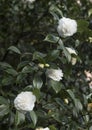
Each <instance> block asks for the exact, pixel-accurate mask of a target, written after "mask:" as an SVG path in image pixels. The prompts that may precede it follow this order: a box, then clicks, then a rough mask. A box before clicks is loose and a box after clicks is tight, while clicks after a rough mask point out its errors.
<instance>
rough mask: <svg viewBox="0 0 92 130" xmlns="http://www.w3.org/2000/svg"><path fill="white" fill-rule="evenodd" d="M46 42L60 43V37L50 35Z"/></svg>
mask: <svg viewBox="0 0 92 130" xmlns="http://www.w3.org/2000/svg"><path fill="white" fill-rule="evenodd" d="M44 41H47V42H51V43H57V42H58V41H59V37H57V36H54V35H53V34H49V35H47V36H46V38H45V39H44Z"/></svg>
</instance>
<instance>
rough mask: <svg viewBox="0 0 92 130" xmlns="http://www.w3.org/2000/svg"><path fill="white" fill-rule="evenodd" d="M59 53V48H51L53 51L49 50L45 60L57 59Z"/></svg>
mask: <svg viewBox="0 0 92 130" xmlns="http://www.w3.org/2000/svg"><path fill="white" fill-rule="evenodd" d="M59 54H60V51H59V50H53V51H51V52H49V53H48V55H47V56H46V61H47V62H49V61H50V62H51V61H54V60H55V59H57V58H58V57H59Z"/></svg>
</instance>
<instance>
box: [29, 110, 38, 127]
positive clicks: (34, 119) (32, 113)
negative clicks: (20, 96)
mask: <svg viewBox="0 0 92 130" xmlns="http://www.w3.org/2000/svg"><path fill="white" fill-rule="evenodd" d="M30 116H31V119H32V121H33V124H34V126H35V125H36V123H37V115H36V113H35V112H34V111H31V112H30Z"/></svg>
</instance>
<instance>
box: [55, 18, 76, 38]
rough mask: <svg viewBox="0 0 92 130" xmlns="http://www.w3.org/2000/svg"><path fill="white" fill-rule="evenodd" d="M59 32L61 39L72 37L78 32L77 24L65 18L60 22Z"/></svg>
mask: <svg viewBox="0 0 92 130" xmlns="http://www.w3.org/2000/svg"><path fill="white" fill-rule="evenodd" d="M57 31H58V33H59V35H60V36H61V37H67V36H72V35H73V34H74V33H76V32H77V23H76V21H75V20H73V19H70V18H65V17H63V18H61V19H60V20H59V25H58V27H57Z"/></svg>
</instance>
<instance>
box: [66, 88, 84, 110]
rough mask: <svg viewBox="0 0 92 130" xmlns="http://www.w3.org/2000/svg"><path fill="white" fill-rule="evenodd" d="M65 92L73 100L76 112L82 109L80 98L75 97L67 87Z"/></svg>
mask: <svg viewBox="0 0 92 130" xmlns="http://www.w3.org/2000/svg"><path fill="white" fill-rule="evenodd" d="M67 92H68V94H69V95H70V97H71V98H72V100H73V101H74V105H75V107H76V110H77V112H79V111H81V110H82V109H83V106H82V103H81V102H80V100H79V99H77V98H76V97H75V95H74V93H73V92H72V91H71V90H69V89H68V90H67Z"/></svg>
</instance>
